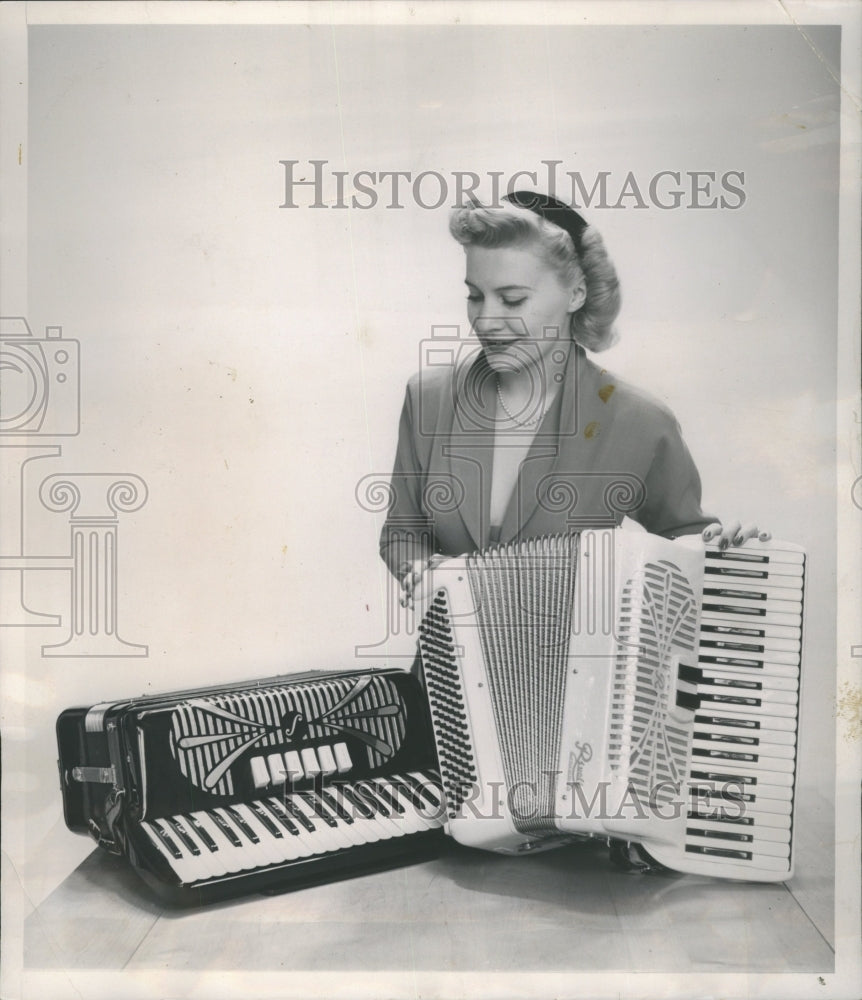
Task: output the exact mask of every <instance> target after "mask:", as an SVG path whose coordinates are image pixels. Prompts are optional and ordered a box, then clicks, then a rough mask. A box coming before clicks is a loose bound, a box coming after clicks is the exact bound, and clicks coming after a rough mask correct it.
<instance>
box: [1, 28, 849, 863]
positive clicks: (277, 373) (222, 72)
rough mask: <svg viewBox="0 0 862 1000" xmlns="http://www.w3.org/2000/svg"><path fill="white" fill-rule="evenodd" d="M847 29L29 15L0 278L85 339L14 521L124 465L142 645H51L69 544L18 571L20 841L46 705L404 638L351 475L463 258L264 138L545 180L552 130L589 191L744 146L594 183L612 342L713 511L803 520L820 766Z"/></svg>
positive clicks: (614, 356)
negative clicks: (11, 208)
mask: <svg viewBox="0 0 862 1000" xmlns="http://www.w3.org/2000/svg"><path fill="white" fill-rule="evenodd" d="M839 50H840V34H839V31H838V29H837V28H830V27H822V28H818V27H811V28H808V29H807V31H806V32H805V33H803V32H800V31H798V30H796V29H795V28H793V27H776V26H769V27H756V26H749V27H654V26H650V27H584V28H580V27H563V26H556V27H545V28H542V27H533V26H526V27H470V26H466V25H461V26H435V27H425V28H418V27H416V28H414V27H407V26H402V27H380V26H378V27H370V26H363V27H349V26H341V27H336V28H330V27H324V26H319V25H310V26H307V25H296V26H267V27H241V26H232V27H224V28H223V27H213V26H210V27H203V26H197V27H195V26H182V27H177V26H175V27H167V26H113V27H112V26H92V25H91V26H75V27H61V26H37V27H33V28H31V29H30V31H29V44H28V58H29V75H28V87H29V104H28V107H29V120H28V127H29V136H28V155H27V157H26V159H25V164H26V169H27V178H28V251H29V262H28V288H27V294H26V297H25V296H24V295H21V296H20V297H19V299H18V301H17V302H15V301H13V302H12V304H11V308H10V297H9V296H8V295H7V297H6V305H5V311H6V312H7V313H8V312H10V311H11V312H14V313H16V314H26V316H27V317H28V319H29V322H30V326H31V328H32V330H33V333H34V335H35V336H38V337H41V336H43V333H44V328H45V327H46V326H47V325H61V326H62V327H63V334H64V337H65V338H67V339H75V340H77V341H79V342H80V351H81V360H80V414H81V430H80V434H79V435H77V436H74V437H68V438H64V439H59V438H56V439H55V438H50V439H48V440H49V441H50V443H54V444H57V443H61V444H62V456H60V457H57V458H45V459H41V460H40V461H38V462H33V463H32V464H31V465H30V466H29V467H28V472H27V474H26V476H25V480H24V484H23V510H24V528H23V536H24V545H25V548H26V553H27V554H28V555H31V556H36V555H44V556H46V557H47V556H50V555H51V554H56V553H59V552H65V551H68V536H69V525H68V519H67V517H66V516H65V515H62V514H57V513H49V512H48V511H46V510H45V509H44V507H43V506H42V505H41V503H40V501H39V498H38V489H39V485H40V483H41V481H42V480H43V479H44V478H45V477H46V476H48V475H51V474H54V473H58V472H64V473H70V474H71V473H81V472H117V473H135V474H137V475H139V476H140V477H141V478H142V479H143V480H144V481H145V482H146V484H147V487H148V490H149V496H148V499H147V502H146V504H145V505H144V506H143V507H142V508H141V509H140V510H138V511H137V512H134V513H130V514H127V515H123V516H122V517H121V518H120V524H119V539H120V542H119V577H118V579H119V589H118V609H119V631H120V634H121V635H122V636H123V637H124V638H125V639H126V640H128V641H129V642H135V643H144V644H146V645H147V646H148V649H149V653H148V656H146V657H137V658H134V657H130V658H120V657H106V658H93V657H84V658H71V657H61V658H48V657H45V656H43V655H42V654H41V648H42V646H43V645H45V644H46V643H51V642H57V641H62V638H63V636H64V634H65V631H64V630H65V627H67V625H68V616H69V612H70V609H69V578H68V573H66V572H64V571H60V570H55V571H52V572H45V573H41V574H26V576H25V600H26V603H27V605H28V606H29V607H30V608H32V609H34V610H38V611H42V612H46V613H52V614H58V615H61V616H62V617H63V625H61V626H59V627H55V628H47V627H33V628H29V629H21V630H18V631H17V632H16V633H15V636H14V639H15V645H14V646H13V645H12V644H11V643H10V645H9V647H7V648H10V649H15V653H16V655H15V657H14V659H12V658H10V661H9V666H7V668H6V669H7V688H6V690H7V697H8V698H9V699H10V701H9V705H10V706H11V709H12V710H14V713H15V718H16V719H17V720H18V721H19V722H20V723H21V725H20V727H18V728H17V729H16V735H17V736H18V737H19V738H20V739H21V740H22V742H23V745H24V746H25V748H26V761H27V768H26V777H25V778H24V779H22V787H21V794H22V796H23V798H22V799H21V801H22V803H23V804H24V806H25V810H26V813H27V822H28V829H29V833H28V836H27V840H28V841H29V842H31V843H36V842H38V838H39V837H40V836H41V835H43V834H44V833H45V832H46V831H47V830H48V829H50V828H51V827H52V826H54V825H56V824H57V823H59V822H61V819H60V803H59V796H58V794H57V791H56V770H55V756H56V754H55V749H54V746H53V742H52V741H53V737H52V727H53V724H54V720H55V717H56V715H57V714H58V713H59V711H61V710H62V709H63V708H65V707H68V706H70V705H73V704H90V703H93V702H97V701H102V700H108V699H111V698H114V697H122V696H125V695H131V694H135V693H139V692H143V691H156V690H169V689H171V688H175V687H195V686H199V685H205V684H210V683H216V682H220V681H227V680H233V679H237V678H244V677H247V678H255V677H259V676H264V675H266V674H269V673H274V672H280V671H294V670H300V669H306V668H312V667H314V668H317V667H320V668H331V669H334V668H342V667H346V666H350V665H353V664H354V663H356V662H357V660H356V649H357V646H359V647H371V646H375V645H378V644H379V652H378V653H377V654H376V655H374V656H373V657H372V658H370V659H363V660H362V661H361V662H362V665H365V664H371V663H381V664H383V663H387V662H388V663H401V664H404V665H406V663H407V662H408V660H406V659H404V657H406V656H409V654H410V653H411V650H412V644H413V640H412V638H411V637H410V635H408V634H406V633H404V632H403V633H402V634H401V635H398V636H395V637H394V638H392V639H390V640H388V641H387V631H386V629H387V626H386V620H387V611H386V608H387V601H388V600H389V599H390V596H391V593H390V590H389V582H388V580H387V575H386V572H385V569H384V567H383V564H382V563H381V562H380V560H379V558H378V556H377V537H378V532H379V529H380V525H381V520H380V515H379V514H372V513H369V512H368V511H366V510H363V509H362V507H361V506H360V505H359V504H358V502H357V500H356V497H355V489H356V486H357V483H358V482H359V480H360V479H361V478H362V477H364V476H366V475H368V474H371V473H379V474H380V475H381V476H385V475H387V474H388V472H389V469H390V466H391V462H392V458H393V454H394V447H395V434H396V428H397V419H398V414H399V411H400V406H401V402H402V399H403V391H404V383H405V381H406V379H407V377H408V376H409V375H410V374H411V372H413V371H415V370H416V369H417V368H418V366H419V358H420V343H421V341H422V339H423V338H425V337H428V336H429V334H430V331H431V329H432V327H433V326H435V325H447V324H448V325H458V324H460V325H461V326H462V328H463V326H464V323H465V314H464V301H463V299H464V292H463V285H462V281H463V255H462V252H461V250H460V248H459V247H458V246H457V245H456V244H455V243H454V242H453V241H452V240H451V239H450V238H449V236H448V233H447V212H446V209H445V207H444V208H440V209H437V210H427V209H423V208H421V207H419V206H418V205H416V204H415V203H414V202H413V201H412V199H411V198H409V197H406V198H404V199H403V200H404V203H405V207H404V208H402V209H390V208H386V207H385V204H384V203H385V201H387V200H388V199H386V198H384V196H383V194H382V192H381V200H380V202H379V203H378V204H377V206H375V207H374V208H370V209H366V210H362V209H355V210H336V209H312V208H309V207H307V202H308V200H309V198H308V197H304V196H303V192H302V191H301V190H300V191H299V192H298V193H297V195H296V199H297V201H298V202H301V203H302V204H301V206H300V207H297V208H294V209H291V208H282V207H280V206H281V204H282V202H283V201H284V172H283V168H282V167H281V165H280V163H279V161H280V160H285V159H292V160H299V161H301V163H303V164H307V163H308V161H309V160H312V159H322V160H327V161H328V166H327V168H326V169H327V171H333V170H345V171H348V172H349V174H350V175H351V176H352V175H354V174H355V173H356V172H357V171H360V170H371V171H375V172H379V171H381V170H403V171H410V172H412V174H413V175H414V176H415V175H416V174H418V173H419V172H421V171H423V170H437V171H440V172H441V173H442V174H444V175H446V176H450V175H451V174H452V172H453V171H458V170H463V171H473V172H475V173H477V174H479V175H480V176H481V177H483V178H487V176H488V173H489V172H490V171H502V172H503V173H504V175H505V176H508V175H510V174H512V173H514V172H515V171H517V170H528V171H529V170H533V171H538V172H539V174H540V176H539V183H538V184H537V185H536V186H537V187H539V188H541V187H543V183H542V177H543V174H544V167H543V166H542V161H545V160H559V161H562V165H561V167H560V168H559V169H560V172H561V176H564V172H565V171H568V170H573V171H578V172H580V173H581V174H582V176H583V177H584V178H585V179H586V180H587V183H588V186H589V185H590V184H591V182H592V179H594V178H595V177H596V176H597V175H598V173H599V172H601V171H605V172H608V185H609V190H610V191H611V192H618V191H619V189H620V186H621V185H622V183H623V180H624V179H625V177H626V175H627V174H628V172H629V171H631V172H632V173H633V174H634V175H635V177H636V179H637V181H638V182H639V183H640V184H641V185H642V187H643V188H644V189H646V187H647V186H648V184H649V180H650V178H651V177H652V176H653V175H655V174H656V173H658V172H659V171H663V170H672V171H680V172H682V173H683V174H685V172H688V171H715V172H716V173H717V174H719V175H720V174H722V173H723V172H725V171H731V170H732V171H742V172H743V173H744V178H745V179H744V190H745V201H744V204H743V205H742V206H741V207H740V208H738V209H724V210H721V209H719V208H711V209H695V208H691V207H685V205H683V206H682V207H680V208H679V209H674V210H662V209H661V208H659V207H656V206H654V205H649V206H647V207H643V208H638V207H635V200H634V199H627V200H624V201H623V203H622V205H621V206H620V207H617V208H611V207H604V208H602V207H597V206H595V205H594V206H593V207H592V208H586V209H585V211H584V214H585V215H586V216H587V218H588V219H589V220H590V221H591V222H592V223H594V224H596V225H597V226H598V227H599V228H600V230H601V231H602V233H603V234H604V236H605V240H606V243H607V245H608V248H609V250H610V252H611V254H612V257H613V258H614V260H615V262H616V264H617V268H618V271H619V273H620V277H621V281H622V288H623V295H624V306H623V312H622V315H621V318H620V324H619V326H620V330H621V333H622V340H621V342H620V344H619V345H618V346H617V347H615V348H614V349H612V350H611V351H610V352H607V353H606V354H604V355H602V356H601V363H602V364H603V365H607V367H608V368H610V369H611V370H612V371H614V372H617V373H619V374H620V375H621V376H623V377H625V378H627V379H629V380H630V381H632V382H634V383H636V384H638V385H641V386H643V387H644V388H646V389H648V390H649V391H650V392H652V393H653V394H654V395H656V396H658V397H659V398H661V399H662V400H664V401H665V402H667V403H668V405H670V406H671V408H672V409H673V410H674V412H675V413H676V415H677V417H678V418H679V420H680V422H681V424H682V427H683V432H684V434H685V437H686V440H687V442H688V444H689V447H690V449H691V451H692V453H693V455H694V457H695V459H696V461H697V463H698V466H699V468H700V471H701V475H702V479H703V484H704V505H705V507H706V508H707V509H708V510H711V511H715V512H717V513H719V514H720V515H722V516H724V517H726V518H732V517H741V518H743V519H752V520H755V521H757V522H758V523H759V524H760V525H761V526H764V527H768V528H770V529H771V530H772V532H773V534H774V535H775V536H776V537H780V538H785V539H787V540H791V541H794V542H798V543H800V544H802V545H803V546H805V547H806V549H807V550H808V552H809V556H810V564H809V591H808V594H809V600H808V606H807V610H808V619H807V635H806V663H805V668H806V677H805V681H804V692H803V696H804V699H805V729H804V734H803V747H802V752H803V753H802V765H801V778H802V780H808V781H815V780H818V779H819V780H826V782H827V785H828V784H829V781H830V780H831V773H832V761H833V758H834V732H833V727H834V718H833V692H834V678H835V662H836V652H835V603H836V577H835V558H836V552H835V544H836V514H835V505H836V494H835V479H836V464H835V463H836V454H835V440H836V427H835V383H836V365H837V360H836V324H837V267H838V183H839V178H838V167H839V155H838V153H839V145H838V144H839V127H838V120H839V88H838V83H837V80H836V74H837V73H838V71H839ZM308 170H309V172H310V167H309V168H308ZM522 186H530V185H529V184H523V185H522ZM483 190H484V192H487V185H484V189H483V188H480V191H479V194H480V195H481V194H482V193H483ZM566 190H567V185H566V184H564V183H563V184H561V185H560V187H559V189H558V193H559V194H561V195H563V196H565V192H566ZM610 201H611V203H613V202H614V201H616V195H613V194H612V195H611V196H610ZM841 459H842V460H844V456H841ZM405 626H406V623H405ZM827 776H830V777H827ZM826 792H827V794H828V792H829V789H828V787H827V788H826Z"/></svg>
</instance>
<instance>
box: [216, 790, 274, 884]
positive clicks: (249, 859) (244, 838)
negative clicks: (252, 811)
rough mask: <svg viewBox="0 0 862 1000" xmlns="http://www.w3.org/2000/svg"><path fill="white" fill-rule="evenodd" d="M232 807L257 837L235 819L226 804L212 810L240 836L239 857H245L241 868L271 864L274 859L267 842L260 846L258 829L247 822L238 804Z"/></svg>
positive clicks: (246, 868) (246, 869)
mask: <svg viewBox="0 0 862 1000" xmlns="http://www.w3.org/2000/svg"><path fill="white" fill-rule="evenodd" d="M231 808H232V809H234V810H235V811H236V813H237V815H238V816H239V817H240V818H241V819H242V821H243V822H244V823H246V825H247V826H249V827H250V829H251V832H252V833H253V834H254V837H255V838H256V840H255V839H252V838H251V837H250V836H249V834H248V833H247V832H246V831H245V830H244V829H243V828H242V826H240V824H239V823H238V822H237V821H236V819H234V817H233V816H232V815H231V814H230V813H229V812H228V811H227V808H226V807H225V806H218V807H216V808H215V809H213V810H212V812H213V813H214V814H218V815H219V816H220V817H221V819H222V821H223V822H224V823H225V825H226V826H227V827H228V829H229V830H230V831H231V832H232V833H233V834H234V836H235V837H237V838H238V840H239V842H240V849H239V850H240V852H241V853H240V854H238V855H237V857H238V858H242V859H243V860H242V862H241V870H242V871H248V870H250V869H252V868H258V867H260V866H261V864H271V863H272V860H273V859H272V858H271V857H270V856H269V854H268V852H267V847H266V844H264V845H263V846H262V847H261V846H260V836H259V834H258V833H257V830H256V829H255V828H254V827H253V826H250V824H248V823H247V822H246V819H245V816H243V815H242V812H241V811H240V809H239V808H238V807H237V805H233V806H232V807H231Z"/></svg>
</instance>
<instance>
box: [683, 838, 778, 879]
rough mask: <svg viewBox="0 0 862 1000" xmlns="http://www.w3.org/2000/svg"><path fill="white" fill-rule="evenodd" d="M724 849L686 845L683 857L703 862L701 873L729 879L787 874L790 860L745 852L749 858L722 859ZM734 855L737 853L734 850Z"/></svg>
mask: <svg viewBox="0 0 862 1000" xmlns="http://www.w3.org/2000/svg"><path fill="white" fill-rule="evenodd" d="M724 850H726V848H715V847H713V846H712V845H709V846H707V845H701V844H698V845H696V846H695V845H692V844H688V843H687V844H686V846H685V857H686V858H695V859H697V860H698V862H704V866H703V869H702V870H703V871H704V872H707V871H708V870H712V871H713V873H714V874H715V875H719V876H725V877H730V878H753V877H754V873H756V872H779V873H781V872H789V871H790V859H789V858H776V857H771V856H770V855H768V854H761V853H759V852H746V853H749V854H750V857H748V858H746V859H743V858H733V857H722V856H721V855H720V853H719V852H721V851H724ZM733 853H734V854H736V853H737V851H736V850H735V849H734V851H733Z"/></svg>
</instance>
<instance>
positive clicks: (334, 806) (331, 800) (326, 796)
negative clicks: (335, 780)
mask: <svg viewBox="0 0 862 1000" xmlns="http://www.w3.org/2000/svg"><path fill="white" fill-rule="evenodd" d="M317 794H318V795H319V796H320V797H321V799H323V801H324V802H325V803H326V805H327V806H329V808H330V809H331V810H332V811H333V812H334V813H335V815H336V816H337V817H338V818H339V819H340V820H341V822H342V823H347V824H348V825H349V824H350V823H352V822H353V817H352V816H351V815H350V813H349V812H348V811H347V810H346V809H345V808H344V806H342V804H341V803H340V802H339V801H338V798H337V797H336V796H335V795H333V794H332V793H331V792H329V791H328V790H327V789H325V788H320V789H318V792H317Z"/></svg>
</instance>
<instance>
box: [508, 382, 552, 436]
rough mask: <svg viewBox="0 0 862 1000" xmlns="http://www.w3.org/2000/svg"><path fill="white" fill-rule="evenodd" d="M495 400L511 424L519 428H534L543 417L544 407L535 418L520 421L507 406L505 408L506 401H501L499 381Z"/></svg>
mask: <svg viewBox="0 0 862 1000" xmlns="http://www.w3.org/2000/svg"><path fill="white" fill-rule="evenodd" d="M497 399H498V400H499V401H500V407H501V409H502V410H503V413H505V414H506V416H507V417H508V418H509V419H510V420H511V421H512V423H513V424H518V426H519V427H536V426H538V424H539V423H540V422H541V420H542V418H543V417H544V416H545V407H544V406H543V407H542V409H541V412H540V413H539V414H538V415H537V416H535V417H530V418H529V419H527V420H521V419H519V418H518V417H516V416H515V414H514V413H512V412H511V410H510V409H509V407H508V406H506V401H505V400H504V399H503V393H502V391H501V390H500V380H499V379H497Z"/></svg>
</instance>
